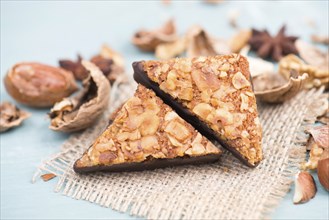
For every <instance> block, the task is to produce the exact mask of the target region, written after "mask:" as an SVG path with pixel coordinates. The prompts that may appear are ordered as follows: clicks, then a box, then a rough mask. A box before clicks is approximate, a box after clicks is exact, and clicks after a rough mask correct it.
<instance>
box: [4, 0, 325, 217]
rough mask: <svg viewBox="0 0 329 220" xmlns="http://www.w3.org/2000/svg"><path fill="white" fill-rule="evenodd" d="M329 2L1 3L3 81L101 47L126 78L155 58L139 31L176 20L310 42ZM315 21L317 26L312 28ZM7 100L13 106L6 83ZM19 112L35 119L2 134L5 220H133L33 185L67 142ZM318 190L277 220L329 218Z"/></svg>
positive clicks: (40, 117)
mask: <svg viewBox="0 0 329 220" xmlns="http://www.w3.org/2000/svg"><path fill="white" fill-rule="evenodd" d="M328 7H329V6H328V1H318V2H316V1H312V2H306V1H303V2H297V1H287V2H285V1H274V2H261V1H257V2H238V1H234V2H224V3H222V4H219V5H206V4H204V3H201V1H194V2H183V1H180V2H172V3H171V4H170V5H169V6H165V5H163V4H162V3H161V2H151V1H144V2H142V1H139V2H137V1H134V2H133V1H121V2H119V1H117V2H115V1H111V2H105V1H100V2H87V1H83V2H73V1H72V2H63V1H53V2H51V1H47V2H26V1H20V2H13V1H10V2H4V1H1V78H3V77H4V75H5V73H6V71H7V70H8V69H9V68H10V67H11V66H12V65H13V64H15V63H17V62H21V61H39V62H42V63H48V64H51V65H57V61H58V59H60V58H75V57H76V54H77V52H79V53H81V54H82V55H84V56H85V57H86V58H89V57H91V56H92V55H94V54H96V53H97V52H98V50H99V48H100V46H101V44H103V43H108V44H109V45H111V46H112V47H113V48H115V49H116V50H118V51H120V52H121V53H122V54H123V55H124V57H125V59H126V67H127V70H128V73H129V74H131V72H132V69H131V66H130V64H131V63H132V62H133V61H134V60H141V59H151V58H154V57H153V55H152V54H145V53H141V52H140V51H138V50H137V49H136V48H135V47H134V46H133V45H132V44H131V43H130V41H131V36H132V35H133V34H134V32H135V31H136V30H137V29H139V28H141V27H150V28H151V27H158V26H159V25H160V24H161V23H163V22H164V21H166V20H167V19H168V18H170V17H174V18H175V20H176V23H177V26H178V30H179V32H180V33H181V34H182V33H184V32H185V31H186V30H187V29H188V27H190V26H191V25H193V24H200V25H201V26H202V27H204V28H205V29H206V30H208V32H210V33H211V34H213V35H215V36H219V37H223V38H228V37H230V36H231V35H232V34H233V33H234V32H235V31H234V29H232V28H231V27H230V26H229V24H228V20H227V17H228V13H231V12H232V11H239V12H240V16H239V19H238V25H239V26H240V27H245V28H247V27H257V28H265V27H266V28H268V29H269V30H270V31H271V32H272V33H274V32H275V31H276V30H278V29H279V28H280V26H281V25H282V24H287V25H288V32H289V33H292V34H295V35H298V36H300V37H301V38H303V39H305V40H309V36H310V34H313V33H319V34H325V35H328V32H329V31H328ZM310 21H313V23H314V24H315V27H311V26H310V25H309V23H310ZM0 85H1V101H5V100H9V101H13V99H12V98H11V97H9V95H8V94H7V93H6V91H5V88H4V86H3V82H1V84H0ZM19 107H21V108H23V109H25V110H27V111H29V112H31V113H32V117H31V118H30V119H28V120H27V121H25V122H24V125H23V126H21V127H19V128H17V129H14V130H11V131H9V132H7V133H3V134H1V135H0V138H1V140H0V141H1V142H0V143H1V148H0V149H1V219H91V218H93V219H105V218H106V219H118V218H121V219H127V218H132V217H130V216H129V215H128V214H123V213H117V212H115V211H113V210H111V209H107V208H102V207H99V206H97V205H94V204H91V203H88V202H85V201H76V200H73V199H71V198H68V197H65V196H62V195H60V194H56V193H54V192H53V189H54V186H55V183H56V180H55V179H54V180H51V181H49V182H47V183H45V182H43V181H38V182H37V183H35V184H31V177H32V175H33V173H34V171H35V169H36V167H37V166H38V165H39V164H40V163H41V161H42V160H43V159H45V158H47V157H48V156H49V155H51V154H53V153H56V152H58V151H59V146H60V145H61V143H63V142H64V141H65V140H66V139H67V137H68V135H65V134H61V133H56V132H53V131H51V130H49V129H48V125H49V120H48V119H47V117H46V113H47V110H46V109H44V110H35V109H31V108H28V107H25V106H22V105H19ZM315 179H316V181H317V184H318V186H319V187H318V193H317V195H316V197H315V198H314V199H313V200H311V201H310V202H309V203H306V204H303V205H293V204H292V196H293V193H292V192H289V193H288V194H287V195H286V197H285V198H284V199H283V200H282V202H281V203H280V205H279V206H278V207H277V208H276V209H275V211H274V213H273V214H272V216H271V217H272V218H275V219H328V217H329V213H328V207H329V204H328V203H329V201H328V198H329V196H328V192H326V191H324V190H323V188H322V187H320V184H319V183H318V180H317V177H316V176H315Z"/></svg>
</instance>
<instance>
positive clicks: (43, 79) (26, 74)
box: [4, 62, 78, 107]
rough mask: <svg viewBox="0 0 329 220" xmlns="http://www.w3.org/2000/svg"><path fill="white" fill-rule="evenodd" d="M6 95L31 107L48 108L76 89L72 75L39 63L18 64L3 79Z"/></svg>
mask: <svg viewBox="0 0 329 220" xmlns="http://www.w3.org/2000/svg"><path fill="white" fill-rule="evenodd" d="M4 83H5V87H6V89H7V91H8V93H9V94H10V95H11V96H12V97H13V98H14V99H15V100H16V101H18V102H20V103H22V104H25V105H29V106H33V107H50V106H52V105H53V104H54V103H56V102H58V101H60V100H62V99H63V98H64V97H67V96H70V95H71V94H72V93H73V92H75V91H76V90H77V89H78V86H77V84H76V82H75V80H74V78H73V75H72V73H70V72H68V71H66V70H64V69H61V68H57V67H52V66H48V65H44V64H40V63H32V62H29V63H18V64H16V65H14V66H13V67H12V68H11V69H10V70H9V71H8V73H7V75H6V77H5V79H4Z"/></svg>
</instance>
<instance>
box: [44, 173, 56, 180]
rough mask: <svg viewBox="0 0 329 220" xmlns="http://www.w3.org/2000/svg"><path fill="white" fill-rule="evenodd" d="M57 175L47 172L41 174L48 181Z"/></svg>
mask: <svg viewBox="0 0 329 220" xmlns="http://www.w3.org/2000/svg"><path fill="white" fill-rule="evenodd" d="M55 177H56V175H55V174H53V173H46V174H43V175H41V178H42V180H43V181H45V182H47V181H49V180H51V179H53V178H55Z"/></svg>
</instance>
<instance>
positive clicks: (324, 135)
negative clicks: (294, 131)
mask: <svg viewBox="0 0 329 220" xmlns="http://www.w3.org/2000/svg"><path fill="white" fill-rule="evenodd" d="M305 132H306V133H309V134H311V135H312V137H313V138H314V141H315V143H316V144H317V145H318V146H319V147H322V148H324V149H329V125H321V126H314V127H312V128H310V129H307V130H306V131H305Z"/></svg>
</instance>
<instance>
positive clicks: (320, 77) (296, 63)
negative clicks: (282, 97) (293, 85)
mask: <svg viewBox="0 0 329 220" xmlns="http://www.w3.org/2000/svg"><path fill="white" fill-rule="evenodd" d="M292 70H293V71H297V72H298V73H299V74H300V75H301V74H303V73H307V74H308V76H309V77H308V79H307V80H306V82H305V84H304V87H305V88H307V89H311V88H313V87H316V88H318V87H321V86H322V85H324V86H325V87H326V88H327V89H328V88H329V70H328V69H327V70H324V69H319V68H318V67H315V66H312V65H307V64H305V63H304V61H302V60H301V59H299V58H298V57H297V56H295V55H292V54H290V55H288V56H285V57H283V58H282V59H281V60H280V62H279V73H281V74H282V75H283V76H284V77H285V78H286V79H288V78H289V77H290V72H291V71H292Z"/></svg>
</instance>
